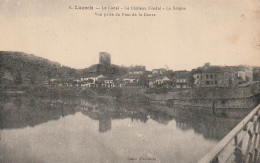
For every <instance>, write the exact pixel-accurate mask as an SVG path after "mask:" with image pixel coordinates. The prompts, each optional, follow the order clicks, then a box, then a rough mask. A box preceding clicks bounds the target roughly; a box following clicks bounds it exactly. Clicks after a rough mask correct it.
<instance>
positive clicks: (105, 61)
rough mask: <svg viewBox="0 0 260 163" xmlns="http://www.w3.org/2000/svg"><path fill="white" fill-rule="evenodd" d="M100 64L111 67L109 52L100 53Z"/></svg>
mask: <svg viewBox="0 0 260 163" xmlns="http://www.w3.org/2000/svg"><path fill="white" fill-rule="evenodd" d="M99 64H101V65H107V66H108V65H111V56H110V54H109V53H107V52H100V53H99Z"/></svg>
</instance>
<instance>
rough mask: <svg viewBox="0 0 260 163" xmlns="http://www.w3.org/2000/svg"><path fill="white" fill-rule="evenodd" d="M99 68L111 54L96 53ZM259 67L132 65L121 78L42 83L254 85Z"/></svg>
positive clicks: (91, 77)
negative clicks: (149, 66)
mask: <svg viewBox="0 0 260 163" xmlns="http://www.w3.org/2000/svg"><path fill="white" fill-rule="evenodd" d="M99 65H102V66H103V67H105V68H106V67H107V68H109V66H111V55H110V54H109V53H107V52H100V53H99ZM259 74H260V67H253V66H244V65H239V66H215V65H210V63H205V64H204V65H203V66H201V67H198V68H195V69H192V70H191V71H187V70H181V71H173V70H170V69H166V68H159V69H153V70H152V71H148V70H146V68H145V66H135V67H132V68H131V69H130V71H129V72H128V73H126V74H124V75H122V76H113V75H112V76H111V75H110V76H106V75H103V74H93V73H92V74H91V73H89V74H88V75H87V76H82V77H80V78H74V79H73V78H72V79H70V80H68V81H63V80H60V79H57V78H52V79H49V80H47V81H44V84H45V85H47V86H70V87H72V86H75V87H107V88H112V87H127V86H142V87H146V88H176V89H188V88H193V87H238V86H241V85H248V84H256V83H258V82H259V81H260V80H259V79H260V75H259Z"/></svg>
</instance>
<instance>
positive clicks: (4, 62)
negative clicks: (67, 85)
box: [0, 51, 80, 84]
mask: <svg viewBox="0 0 260 163" xmlns="http://www.w3.org/2000/svg"><path fill="white" fill-rule="evenodd" d="M78 76H80V71H79V70H76V69H73V68H70V67H66V66H61V64H59V63H57V62H52V61H49V60H47V59H44V58H41V57H37V56H35V55H32V54H25V53H22V52H4V51H0V77H1V81H2V82H3V80H5V79H6V78H7V79H9V80H10V81H14V82H18V83H21V84H34V83H43V81H46V80H49V79H51V78H59V79H63V80H68V79H70V78H72V77H78Z"/></svg>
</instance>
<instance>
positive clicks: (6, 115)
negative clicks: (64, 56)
mask: <svg viewBox="0 0 260 163" xmlns="http://www.w3.org/2000/svg"><path fill="white" fill-rule="evenodd" d="M0 109H1V110H0V122H1V123H0V128H1V133H0V140H1V141H0V151H3V152H0V154H1V155H4V156H5V155H6V157H7V158H6V159H7V161H8V159H11V158H12V157H15V158H16V159H18V160H20V159H22V161H21V162H74V161H75V160H74V159H75V158H74V157H75V155H78V157H81V160H78V162H128V161H130V162H133V160H128V159H129V158H134V159H135V158H137V159H140V157H146V158H155V159H156V160H155V162H159V161H161V162H194V160H197V159H199V158H200V157H201V156H202V155H203V154H205V153H206V152H207V151H208V150H209V149H210V148H212V147H213V146H214V145H215V144H216V143H217V141H218V140H220V139H221V138H223V137H224V136H225V135H226V134H227V133H228V132H229V131H230V130H231V129H232V128H233V127H234V126H235V125H236V124H237V123H238V122H239V121H240V119H228V118H224V117H214V116H205V115H201V114H194V113H190V112H187V111H184V110H181V109H178V108H168V107H162V106H156V105H152V106H143V105H138V104H136V105H134V104H121V103H114V102H108V101H106V100H100V99H95V100H82V99H59V100H51V99H37V98H7V99H2V100H1V105H0ZM28 127H29V128H28ZM18 137H19V138H18ZM9 140H11V142H10V141H9ZM52 144H53V145H55V148H56V147H57V149H59V150H58V151H53V149H46V148H51V147H49V146H52ZM35 145H36V146H37V149H38V150H37V151H38V152H39V153H37V154H35V151H34V150H35V149H31V148H29V147H33V146H35ZM89 147H90V148H89ZM23 148H25V149H26V150H23ZM92 148H93V149H92ZM194 148H200V149H199V150H196V151H194V150H193V149H194ZM14 149H15V150H14ZM22 150H23V152H22V154H21V151H22ZM45 150H50V151H52V152H54V153H55V155H54V154H51V153H48V152H47V154H48V155H50V156H51V158H48V157H46V151H45ZM44 151H45V154H44ZM68 151H70V152H72V153H70V154H73V155H70V154H67V155H68V156H67V157H65V156H66V155H65V156H64V157H65V158H60V157H61V155H62V154H64V153H67V152H68ZM10 152H11V154H10ZM75 152H76V153H75ZM186 152H189V153H190V154H189V156H187V154H186ZM17 153H20V155H19V157H18V156H17ZM35 155H37V158H35V157H36V156H35ZM56 155H58V156H56ZM85 155H87V156H88V157H86V156H85ZM90 155H91V156H90ZM27 157H28V158H27ZM45 157H46V158H45ZM32 158H33V160H34V161H30V160H31V159H32ZM35 160H36V161H35ZM9 161H10V160H9ZM11 161H12V162H15V161H16V160H15V159H14V160H13V159H11ZM146 161H147V160H146ZM146 161H145V160H143V162H146ZM147 162H151V161H147Z"/></svg>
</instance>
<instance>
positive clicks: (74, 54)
mask: <svg viewBox="0 0 260 163" xmlns="http://www.w3.org/2000/svg"><path fill="white" fill-rule="evenodd" d="M75 5H78V6H90V5H92V6H94V7H102V6H120V7H124V6H130V7H131V6H143V7H147V6H162V7H165V6H168V7H171V6H176V7H180V6H181V7H185V8H186V10H185V11H165V10H164V11H144V12H147V13H155V14H156V16H155V17H122V16H120V17H98V16H96V15H95V12H99V11H89V10H70V9H69V6H72V7H74V6H75ZM102 12H103V11H102ZM104 12H106V11H104ZM104 12H103V13H104ZM110 12H112V13H113V11H110ZM115 12H117V11H115ZM118 12H119V13H122V12H128V13H132V12H133V11H118ZM135 12H137V13H139V12H141V13H143V11H135ZM259 20H260V1H259V0H250V1H248V0H241V1H237V0H222V1H218V0H210V1H209V0H198V1H193V0H44V1H42V0H0V51H21V52H25V53H29V54H34V55H36V56H40V57H43V58H47V59H49V60H52V61H56V62H59V63H61V64H62V65H66V66H70V67H73V68H86V67H89V66H91V65H93V64H96V63H98V57H99V52H104V51H105V52H108V53H110V54H111V60H112V63H113V64H117V65H125V66H130V65H144V66H146V68H147V69H148V70H151V69H153V68H165V67H168V68H169V69H173V70H184V69H187V70H190V69H192V68H196V67H199V66H202V65H203V64H204V63H206V62H209V63H211V64H212V65H254V66H260V21H259Z"/></svg>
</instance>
